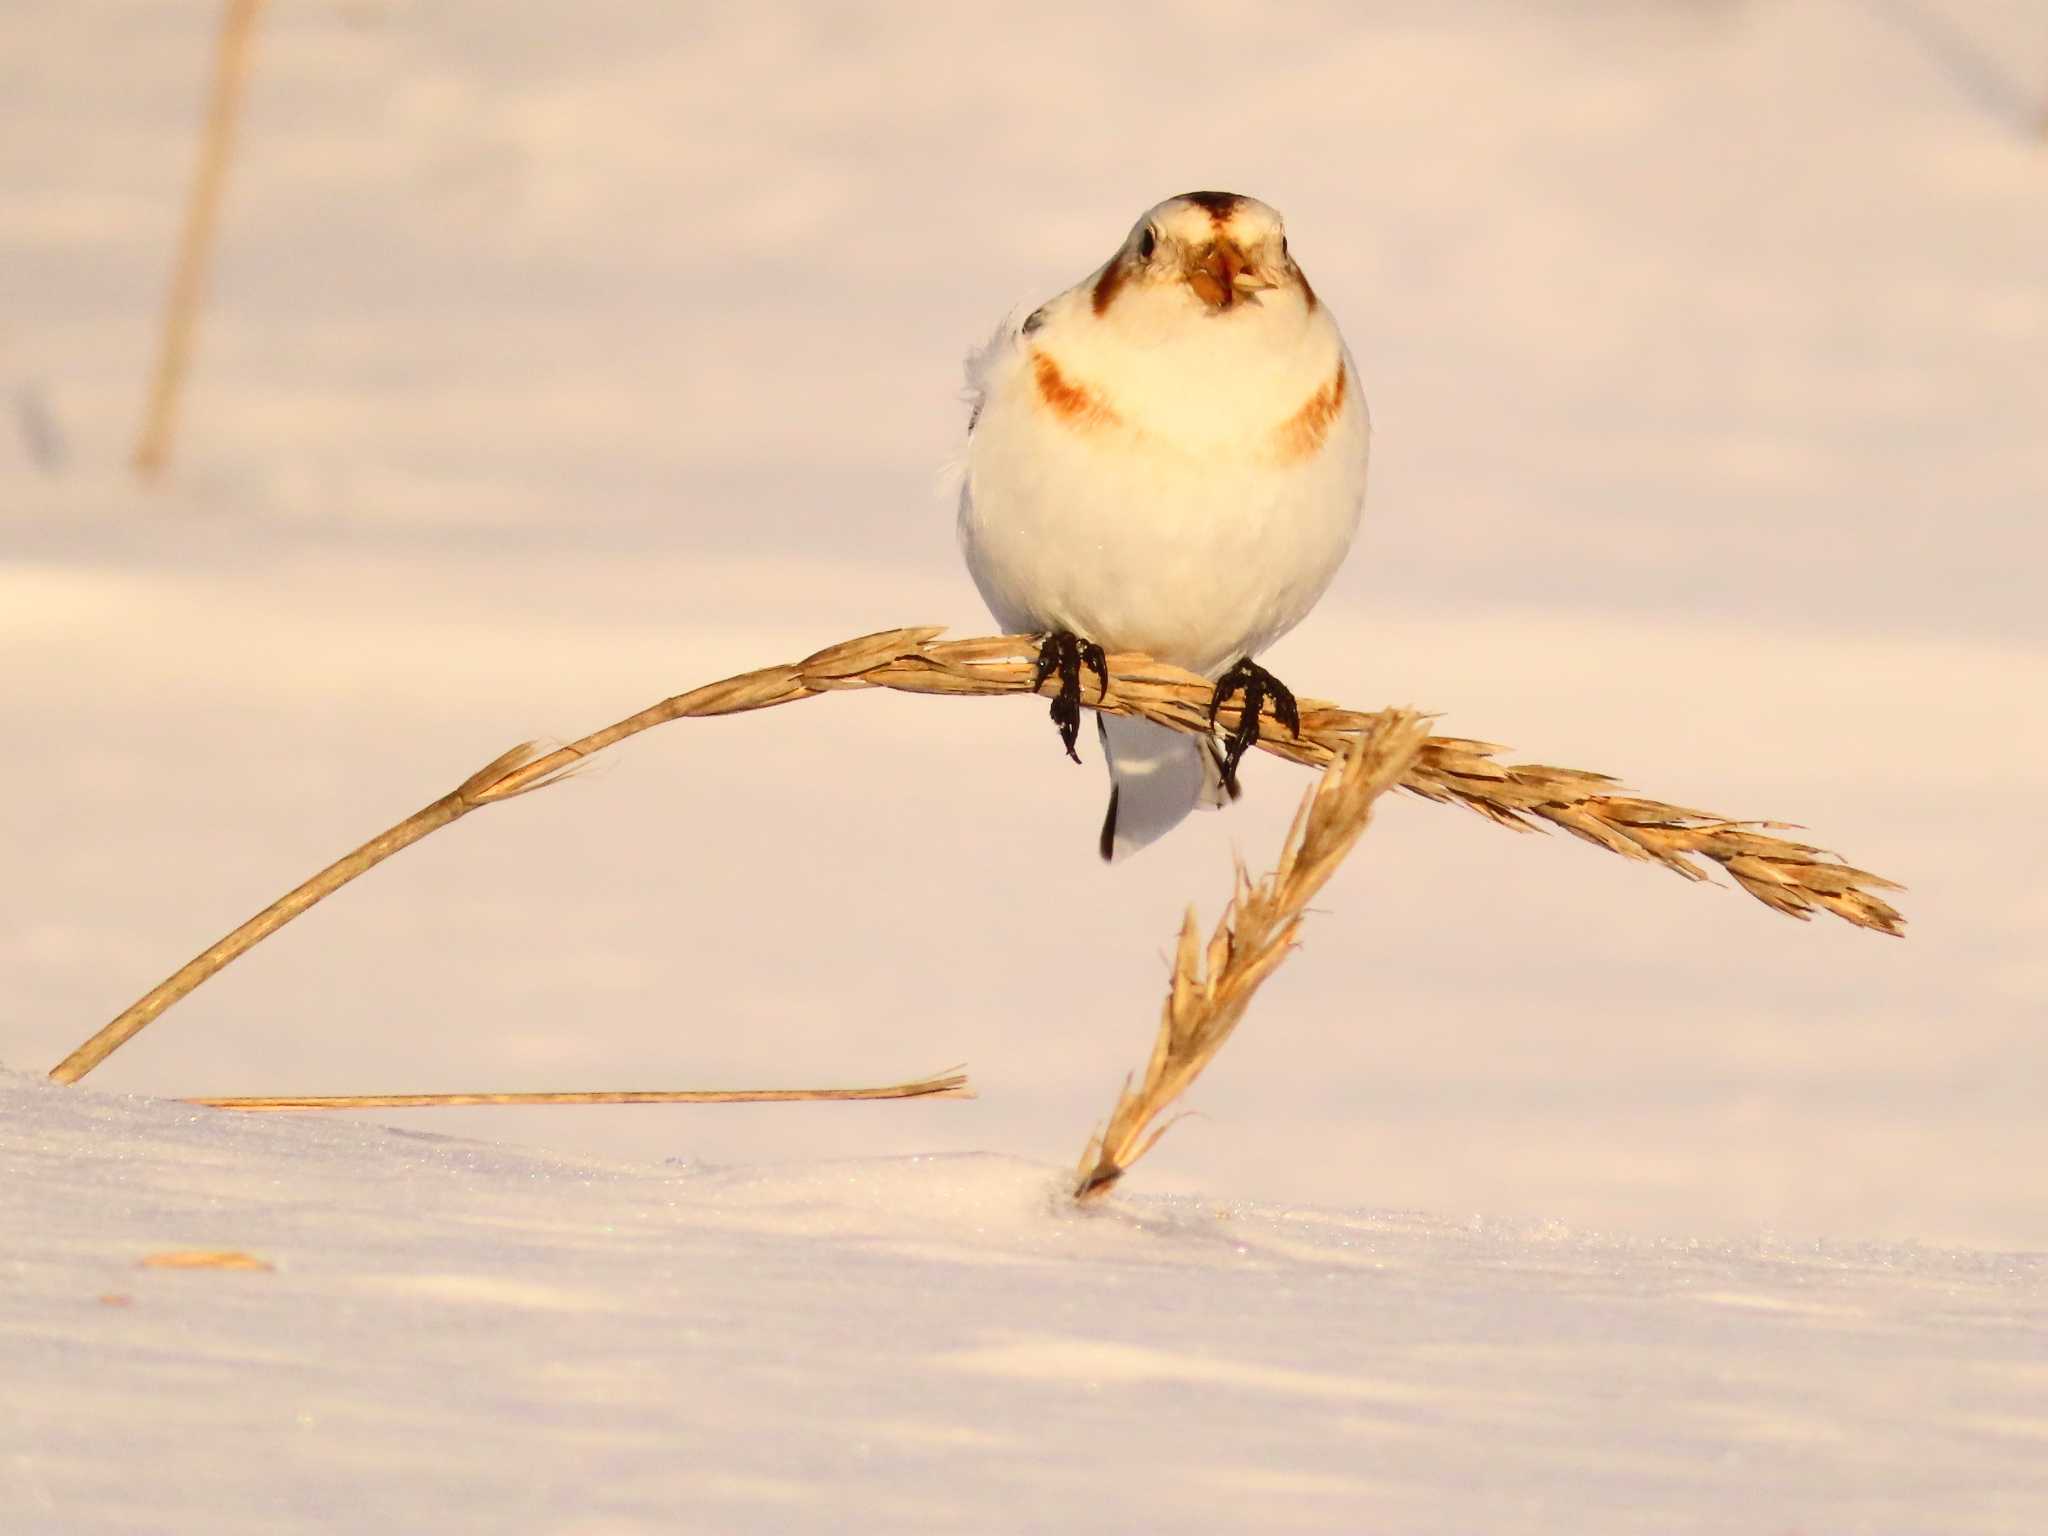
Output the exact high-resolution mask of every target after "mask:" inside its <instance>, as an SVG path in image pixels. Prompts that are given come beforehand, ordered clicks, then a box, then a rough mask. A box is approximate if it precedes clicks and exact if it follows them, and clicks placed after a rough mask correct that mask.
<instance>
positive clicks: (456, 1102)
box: [181, 1071, 974, 1110]
mask: <svg viewBox="0 0 2048 1536" xmlns="http://www.w3.org/2000/svg"><path fill="white" fill-rule="evenodd" d="M973 1097H974V1091H973V1090H972V1089H971V1088H969V1087H968V1086H967V1074H966V1073H964V1072H959V1071H953V1072H944V1073H940V1074H938V1075H937V1076H934V1077H921V1078H919V1079H918V1080H917V1081H916V1082H913V1083H894V1084H891V1085H890V1086H888V1087H886V1088H725V1089H706V1088H679V1089H628V1090H624V1091H619V1092H597V1093H344V1094H299V1095H296V1096H293V1095H280V1096H277V1097H271V1098H263V1097H240V1098H218V1099H216V1098H203V1097H195V1098H187V1099H184V1100H182V1101H181V1102H183V1103H186V1104H200V1105H204V1106H205V1107H206V1108H208V1109H242V1110H282V1109H446V1108H448V1107H450V1106H462V1105H471V1104H798V1103H812V1102H817V1101H822V1100H850V1099H971V1098H973Z"/></svg>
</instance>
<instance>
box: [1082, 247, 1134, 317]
mask: <svg viewBox="0 0 2048 1536" xmlns="http://www.w3.org/2000/svg"><path fill="white" fill-rule="evenodd" d="M1128 273H1129V268H1128V267H1126V266H1125V264H1124V259H1123V257H1121V256H1119V257H1117V259H1116V260H1115V261H1112V262H1111V263H1110V264H1109V265H1108V266H1106V267H1104V268H1103V269H1102V276H1100V277H1098V278H1097V279H1095V292H1094V293H1093V294H1092V295H1091V296H1090V302H1091V303H1093V304H1094V306H1095V313H1097V314H1098V315H1099V314H1101V313H1102V312H1103V311H1104V310H1106V309H1108V308H1109V306H1110V305H1111V304H1112V303H1113V302H1115V300H1116V291H1117V289H1119V288H1121V287H1123V285H1124V278H1125V277H1126V276H1127V275H1128Z"/></svg>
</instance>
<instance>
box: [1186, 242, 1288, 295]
mask: <svg viewBox="0 0 2048 1536" xmlns="http://www.w3.org/2000/svg"><path fill="white" fill-rule="evenodd" d="M1187 277H1188V286H1189V287H1190V288H1192V289H1194V290H1195V294H1196V296H1197V297H1198V298H1200V299H1201V301H1202V302H1203V303H1204V304H1206V305H1208V306H1209V308H1210V309H1211V310H1221V309H1228V308H1230V307H1231V305H1233V304H1236V303H1237V302H1239V301H1240V300H1242V299H1244V298H1245V297H1247V296H1248V295H1250V294H1252V293H1256V292H1257V291H1258V290H1260V289H1262V288H1271V287H1272V286H1273V280H1272V279H1271V278H1269V277H1266V276H1264V275H1263V274H1261V273H1259V272H1258V271H1256V270H1254V269H1253V268H1252V267H1251V266H1250V265H1249V264H1248V263H1247V262H1246V260H1245V254H1244V252H1243V251H1241V250H1239V249H1238V248H1237V246H1236V245H1235V244H1234V243H1232V242H1231V241H1229V240H1217V241H1215V242H1214V243H1213V244H1210V245H1206V246H1204V247H1203V248H1202V249H1201V250H1200V251H1198V252H1196V253H1195V259H1194V261H1193V262H1192V263H1190V265H1189V267H1188V273H1187Z"/></svg>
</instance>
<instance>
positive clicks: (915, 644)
mask: <svg viewBox="0 0 2048 1536" xmlns="http://www.w3.org/2000/svg"><path fill="white" fill-rule="evenodd" d="M940 633H941V631H940V630H938V629H937V628H934V627H932V626H930V625H917V626H910V627H906V628H903V629H894V630H883V631H881V632H879V633H877V634H873V635H864V636H860V637H858V638H856V639H854V640H849V641H847V642H845V643H844V644H842V645H835V646H828V647H827V648H826V649H824V650H822V651H818V652H816V653H814V654H813V655H812V656H811V657H810V658H809V659H808V660H806V661H802V662H798V663H796V664H794V665H787V666H776V667H763V668H761V669H760V670H758V671H754V672H743V673H741V674H740V675H739V676H737V677H729V678H725V679H723V680H722V681H719V682H715V683H707V684H706V685H705V686H703V687H701V688H696V689H692V690H691V691H690V692H688V693H680V694H677V695H676V696H675V697H673V698H668V699H663V700H662V701H661V702H660V703H658V704H653V705H650V706H648V707H647V708H646V709H643V710H641V711H640V712H639V713H638V714H634V715H628V716H627V717H626V718H625V719H623V720H620V721H617V722H615V723H614V724H611V725H608V726H606V727H605V728H604V729H603V730H600V731H593V732H591V734H590V735H588V736H585V737H583V738H581V739H580V740H577V741H572V742H570V743H569V744H568V745H567V746H563V747H557V748H556V749H555V750H554V751H552V752H548V753H546V754H544V755H540V756H533V755H531V750H530V749H529V748H527V747H523V746H522V747H517V748H514V749H513V750H512V751H511V752H508V753H505V754H503V755H502V756H500V757H499V758H497V759H495V760H494V761H492V762H491V763H489V764H486V765H485V766H484V767H483V768H482V769H479V770H478V771H477V772H476V773H474V774H472V775H471V776H470V777H469V778H467V779H465V780H464V781H463V782H462V784H460V785H459V786H457V788H456V789H454V790H453V791H451V792H450V793H448V794H446V795H443V796H442V797H441V798H440V799H439V800H436V801H434V802H433V803H432V804H431V805H428V806H426V807H424V808H423V809H421V810H419V811H417V812H415V813H414V814H413V815H412V816H410V817H408V818H406V820H404V821H402V822H400V823H399V824H398V825H397V826H395V827H392V828H390V829H389V830H388V831H385V832H381V833H379V834H378V835H377V836H376V837H373V838H371V839H370V841H369V842H367V843H365V844H363V846H362V847H360V848H358V849H356V850H355V851H354V852H353V853H350V854H348V855H347V856H345V857H343V858H341V859H337V860H336V861H335V862H334V863H333V864H330V865H329V866H328V867H327V868H326V869H324V870H322V871H320V873H319V874H317V875H315V876H313V877H312V878H311V879H309V880H307V881H306V882H305V883H304V884H302V885H300V886H299V887H297V888H296V889H294V890H292V891H290V892H288V893H287V894H285V895H284V896H281V897H279V898H278V899H277V900H276V901H275V902H273V903H271V905H270V906H268V907H266V908H264V909H263V911H261V912H259V913H257V914H256V916H254V917H252V918H251V919H249V921H248V922H246V923H244V924H243V925H242V926H241V927H240V928H237V929H236V930H235V931H234V932H233V933H231V934H229V935H228V936H227V937H226V938H224V939H222V940H220V941H219V942H218V943H216V944H214V945H213V946H211V947H210V948H208V949H206V950H204V951H202V952H201V953H200V954H198V955H197V956H195V957H194V958H193V959H192V960H190V961H188V962H187V963H186V964H185V965H184V966H182V967H181V968H180V969H179V970H178V971H176V972H175V973H173V974H172V975H171V976H169V977H167V978H165V979H164V980H163V981H162V982H160V983H158V984H157V986H155V987H153V988H152V989H151V990H150V991H149V992H147V993H145V994H144V995H143V996H142V997H140V998H138V999H137V1000H136V1001H135V1002H134V1003H133V1004H131V1005H130V1006H129V1007H128V1008H127V1009H126V1010H125V1011H123V1012H122V1013H121V1014H119V1015H118V1016H117V1017H115V1018H114V1019H113V1020H111V1021H110V1022H109V1023H108V1024H106V1025H105V1026H104V1027H103V1028H102V1029H100V1031H99V1032H98V1033H97V1034H95V1035H93V1036H92V1038H91V1039H89V1040H87V1041H86V1042H85V1043H84V1044H83V1045H81V1046H79V1047H78V1048H77V1049H76V1050H74V1051H73V1052H72V1053H71V1054H70V1055H69V1056H67V1057H65V1058H64V1060H62V1061H61V1062H59V1063H58V1064H57V1065H56V1066H55V1067H53V1068H52V1069H51V1071H50V1076H51V1077H52V1078H53V1079H55V1080H56V1081H58V1082H60V1083H71V1082H76V1081H78V1079H80V1078H81V1077H83V1076H85V1074H86V1073H88V1072H90V1071H91V1070H92V1069H93V1068H94V1067H96V1066H98V1065H99V1063H100V1062H102V1061H104V1060H105V1059H106V1058H107V1057H108V1056H110V1055H112V1054H113V1052H115V1051H116V1050H119V1049H120V1048H121V1046H122V1045H124V1044H125V1043H127V1041H129V1040H130V1039H132V1038H133V1037H134V1036H135V1035H136V1033H137V1032H138V1031H140V1030H141V1029H143V1028H144V1027H146V1026H147V1025H148V1024H149V1023H150V1021H151V1020H153V1019H155V1018H156V1017H157V1016H158V1015H159V1014H161V1013H162V1012H163V1011H164V1010H165V1009H166V1008H168V1007H170V1006H171V1005H172V1004H173V1003H175V1002H177V1001H178V999H180V998H182V997H184V996H185V995H186V994H187V993H189V992H190V991H192V989H193V988H195V987H197V986H199V985H201V984H202V983H204V982H205V981H206V979H207V978H208V977H210V976H212V975H213V974H214V973H215V972H216V971H218V970H220V968H221V967H222V966H224V965H227V964H229V963H231V962H232V961H233V960H235V959H236V958H237V957H238V956H240V955H242V954H243V953H245V952H246V951H247V950H249V949H250V948H251V947H252V946H254V945H256V944H259V943H261V942H262V941H263V940H264V939H266V938H268V937H269V936H270V935H271V934H273V933H275V932H276V931H277V930H278V929H279V928H281V927H283V926H284V925H285V924H286V923H288V922H290V921H291V920H292V919H293V918H295V917H297V916H298V915H299V914H300V913H301V912H304V911H305V910H306V909H307V908H309V907H311V906H313V905H315V904H316V903H318V902H320V901H322V900H325V899H326V898H327V897H328V896H330V895H332V894H333V893H334V892H335V891H337V890H339V889H340V888H341V887H342V886H344V885H346V884H348V882H349V881H351V880H354V879H355V878H356V877H357V876H359V875H362V874H365V873H367V872H368V871H369V870H371V869H373V868H375V867H376V866H377V865H378V864H381V863H382V862H383V861H384V860H386V859H388V858H390V857H391V855H392V854H394V853H397V852H399V851H400V850H401V849H404V848H408V847H410V846H411V845H412V844H414V843H416V842H418V841H419V840H420V839H421V838H423V837H425V836H426V835H427V834H428V833H430V832H436V831H439V830H440V829H441V828H442V827H445V826H446V825H448V823H449V822H451V821H456V820H459V819H460V818H461V817H463V816H466V815H468V814H469V813H470V812H471V811H473V810H476V809H477V808H479V807H480V806H485V805H492V804H496V803H497V802H498V801H500V800H508V799H511V798H512V797H513V796H515V795H520V794H524V793H526V792H527V791H529V790H532V789H538V788H543V787H545V786H546V785H548V784H550V783H554V782H556V781H557V780H558V779H559V778H560V777H561V776H562V775H563V774H564V773H565V772H567V771H568V770H569V769H571V768H573V767H575V766H577V765H578V764H580V763H582V762H583V761H584V760H586V759H588V758H590V757H593V756H595V755H596V754H597V753H599V752H602V751H604V750H605V749H606V748H607V747H611V746H614V745H616V744H617V743H619V742H621V741H624V740H625V739H626V738H627V737H629V736H634V735H638V734H639V733H640V732H641V731H645V730H650V729H652V728H653V727H655V726H657V725H665V724H667V723H668V722H669V721H671V720H683V719H698V718H702V717H705V716H709V715H730V714H738V713H741V712H743V711H746V710H753V709H770V708H773V707H775V706H777V705H780V704H794V703H797V702H799V701H801V700H804V699H813V698H818V697H821V696H822V695H824V694H826V693H831V692H838V691H840V690H843V689H851V688H889V689H894V690H896V691H898V692H903V693H939V694H972V695H977V696H994V695H1000V694H1009V693H1033V692H1037V693H1041V694H1049V693H1051V692H1053V691H1054V690H1056V689H1057V688H1058V687H1059V682H1058V679H1057V678H1047V679H1046V680H1045V681H1044V682H1043V683H1035V682H1034V670H1033V658H1034V656H1035V654H1036V648H1037V641H1036V640H1035V639H1033V638H1032V637H1030V636H1028V635H997V636H990V637H985V638H980V639H973V640H941V639H939V638H938V636H939V635H940ZM1109 665H1110V676H1109V682H1108V686H1107V689H1106V691H1105V694H1104V696H1103V697H1102V698H1101V699H1100V700H1097V699H1096V697H1095V696H1094V694H1093V693H1092V692H1090V693H1088V695H1087V696H1086V697H1085V698H1084V700H1083V702H1084V703H1085V704H1086V705H1087V706H1088V707H1089V708H1091V709H1101V710H1103V711H1105V712H1107V713H1110V714H1116V715H1128V716H1132V717H1135V718H1138V719H1144V720H1150V721H1152V722H1153V723H1154V724H1156V725H1163V726H1165V727H1167V728H1168V729H1169V730H1176V731H1184V732H1187V733H1189V734H1191V735H1203V734H1206V733H1207V732H1208V730H1209V696H1210V692H1211V685H1210V683H1209V681H1208V680H1207V679H1206V678H1202V677H1198V676H1196V675H1195V674H1194V673H1192V672H1189V671H1186V670H1184V669H1183V668H1180V667H1176V666H1172V665H1170V664H1168V663H1166V662H1163V661H1158V660H1156V659H1154V658H1153V657H1150V656H1145V655H1141V654H1138V653H1136V652H1128V651H1127V652H1121V653H1118V654H1115V655H1112V656H1111V657H1110V658H1109ZM1240 707H1241V706H1239V705H1238V704H1231V705H1228V706H1226V707H1225V708H1224V709H1223V710H1222V711H1221V712H1220V715H1219V719H1220V723H1221V725H1222V727H1223V728H1224V729H1225V730H1228V729H1230V728H1231V727H1232V726H1233V725H1235V724H1236V723H1237V720H1238V718H1239V714H1240ZM1381 718H1382V717H1381V716H1377V715H1366V714H1360V713H1357V712H1354V711H1350V710H1340V709H1331V708H1326V707H1322V706H1320V705H1319V706H1317V707H1316V708H1315V709H1313V710H1309V711H1304V712H1303V714H1302V717H1301V734H1300V736H1299V737H1296V736H1294V735H1293V734H1291V733H1290V732H1289V731H1288V730H1287V729H1286V727H1285V726H1283V725H1282V724H1281V723H1280V722H1279V720H1278V719H1277V718H1276V717H1274V716H1273V715H1272V713H1271V712H1270V711H1268V712H1267V714H1266V715H1265V717H1264V719H1265V726H1264V734H1263V735H1262V736H1261V738H1260V740H1259V746H1260V748H1261V749H1262V750H1263V751H1266V752H1270V753H1271V754H1273V755H1274V756H1275V757H1282V758H1285V759H1287V760H1288V761H1289V762H1295V763H1304V764H1307V765H1308V766H1310V767H1315V768H1327V767H1329V766H1330V765H1331V764H1332V763H1334V762H1336V761H1338V760H1339V758H1340V757H1341V756H1342V755H1343V754H1345V753H1346V752H1348V751H1349V750H1351V749H1352V748H1353V747H1354V746H1356V745H1357V744H1358V743H1360V742H1361V741H1368V740H1370V739H1371V737H1372V735H1373V733H1374V731H1375V730H1376V729H1377V722H1378V721H1379V720H1380V719H1381ZM1501 750H1502V749H1501V748H1499V747H1496V746H1493V745H1491V744H1490V743H1487V742H1483V741H1474V740H1470V739H1468V738H1465V737H1458V736H1439V737H1431V738H1429V739H1428V740H1426V741H1425V742H1423V744H1422V747H1421V750H1420V751H1419V752H1418V753H1417V754H1416V756H1415V758H1414V761H1413V762H1412V763H1411V764H1410V765H1409V767H1408V769H1407V770H1406V772H1405V774H1404V776H1403V778H1402V780H1401V787H1402V788H1403V789H1406V790H1408V791H1409V792H1410V793H1412V794H1416V795H1420V796H1422V797H1423V798H1424V799H1427V800H1433V801H1436V802H1438V803H1439V804H1450V805H1462V806H1464V807H1465V808H1466V809H1468V810H1472V811H1476V812H1478V813H1479V814H1480V815H1482V816H1484V817H1486V818H1487V819H1488V820H1489V821H1492V822H1494V823H1495V824H1496V825H1499V826H1504V827H1512V828H1516V829H1519V830H1523V831H1526V830H1529V829H1530V828H1532V827H1535V826H1539V825H1550V826H1557V827H1562V828H1564V829H1565V830H1566V831H1569V832H1572V833H1574V834H1575V835H1577V836H1579V837H1582V838H1584V839H1586V840H1587V841H1588V842H1591V843H1594V844H1596V845H1598V846H1600V847H1604V848H1607V849H1609V850H1610V851H1612V852H1616V853H1621V854H1624V855H1625V856H1627V857H1630V858H1643V859H1650V860H1654V861H1656V862H1657V863H1660V864H1662V865H1664V866H1665V867H1666V868H1667V869H1671V870H1673V871H1675V872H1677V873H1679V874H1683V875H1685V876H1687V877H1688V878H1690V879H1695V880H1696V879H1699V878H1701V876H1702V871H1701V869H1700V867H1699V864H1698V863H1697V862H1695V861H1700V860H1704V861H1706V862H1708V863H1711V864H1718V865H1720V866H1721V867H1722V868H1724V869H1727V870H1728V871H1729V873H1730V875H1731V877H1732V878H1734V879H1735V881H1736V882H1737V884H1738V885H1739V886H1740V887H1741V888H1742V889H1743V890H1746V891H1748V892H1749V894H1750V895H1752V896H1754V897H1756V899H1757V900H1759V901H1761V902H1763V903H1764V904H1765V905H1766V906H1769V907H1772V908H1774V909H1775V910H1777V911H1781V912H1784V913H1787V914H1788V915H1790V916H1794V917H1805V916H1809V915H1810V914H1811V913H1812V912H1813V910H1814V909H1816V908H1818V909H1820V910H1823V911H1827V912H1832V913H1833V914H1834V915H1835V916H1837V917H1839V918H1841V919H1842V920H1843V921H1844V922H1848V923H1853V924H1855V925H1856V926H1857V927H1859V928H1869V929H1872V930H1874V931H1876V932H1878V933H1888V934H1898V933H1901V932H1903V931H1904V925H1905V919H1904V918H1903V917H1901V916H1900V915H1899V913H1898V911H1897V910H1896V909H1895V908H1894V907H1892V906H1891V905H1890V904H1889V903H1888V902H1886V901H1885V900H1884V899H1883V898H1881V897H1879V896H1877V895H1875V894H1873V892H1874V891H1876V890H1896V889H1898V887H1897V886H1895V885H1893V884H1892V883H1891V882H1890V881H1888V880H1883V879H1881V878H1879V877H1877V876H1875V875H1866V874H1864V873H1863V872H1862V871H1860V870H1856V869H1854V868H1852V867H1851V866H1848V865H1846V864H1844V863H1842V862H1841V861H1840V860H1838V859H1835V858H1834V857H1833V856H1832V855H1829V854H1826V853H1823V852H1821V851H1820V850H1818V849H1815V848H1811V847H1808V846H1807V845H1806V844H1804V843H1795V842H1789V841H1786V840H1784V839H1781V838H1774V837H1769V836H1767V835H1765V834H1763V833H1762V832H1759V831H1757V830H1756V829H1757V828H1759V827H1762V826H1767V825H1769V823H1764V822H1735V821H1730V820H1729V819H1728V818H1726V817H1722V816H1710V815H1707V814H1705V813H1703V812H1700V811H1694V810H1688V809H1686V808H1684V807H1682V806H1675V805H1665V804H1663V803H1662V802H1660V801H1656V800H1646V799H1641V798H1638V797H1635V796H1630V795H1623V794H1618V793H1616V792H1615V785H1614V781H1613V780H1612V779H1610V778H1608V777H1607V776H1606V775H1605V774H1598V773H1588V772H1585V771H1583V770H1580V769H1573V768H1552V767H1548V766H1545V765H1541V764H1510V763H1501V762H1498V761H1496V760H1495V758H1496V756H1497V754H1498V753H1499V752H1500V751H1501ZM1738 829H1747V830H1738ZM1745 858H1747V859H1756V860H1762V861H1764V862H1765V863H1766V864H1768V866H1769V869H1770V873H1769V875H1767V876H1766V875H1759V874H1757V873H1755V872H1753V870H1752V867H1751V866H1750V865H1748V864H1745V865H1743V867H1742V868H1741V869H1740V870H1737V869H1736V868H1735V867H1734V865H1735V863H1736V861H1737V860H1739V859H1745Z"/></svg>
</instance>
